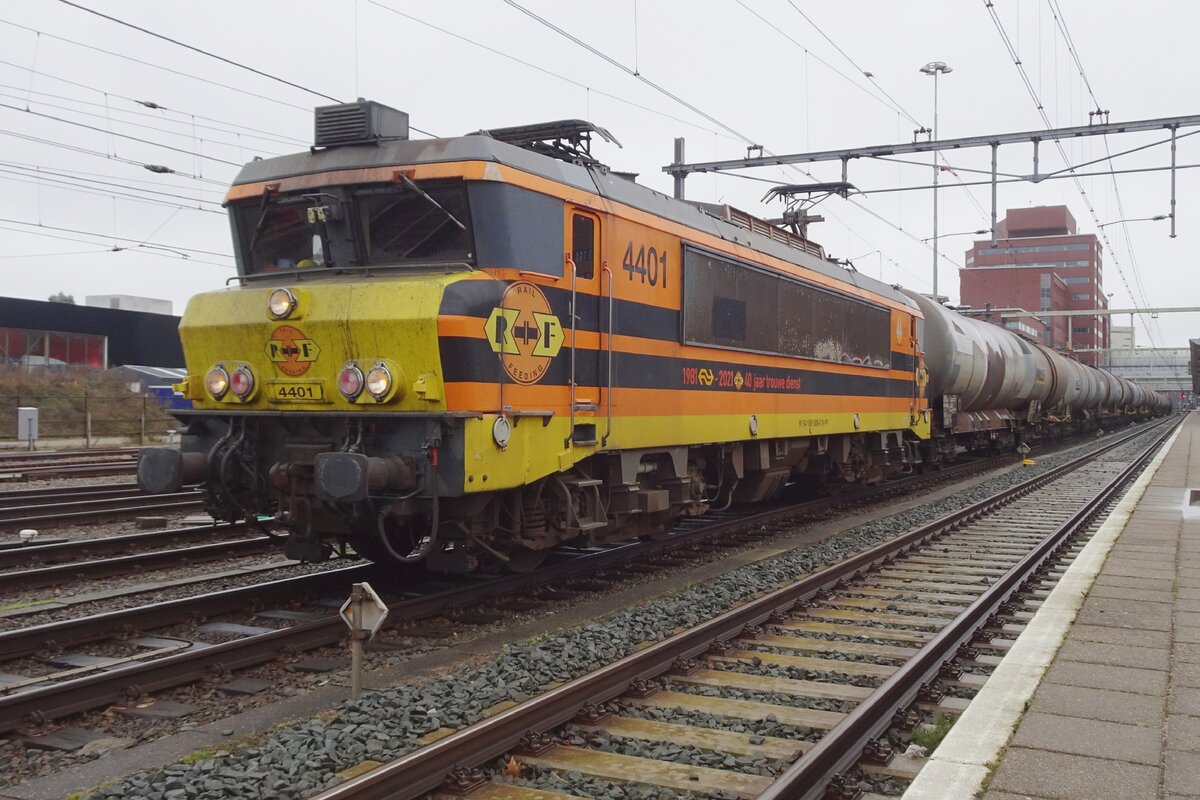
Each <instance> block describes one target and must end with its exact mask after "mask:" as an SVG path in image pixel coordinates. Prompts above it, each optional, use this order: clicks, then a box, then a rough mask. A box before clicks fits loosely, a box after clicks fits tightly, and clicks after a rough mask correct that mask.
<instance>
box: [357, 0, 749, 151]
mask: <svg viewBox="0 0 1200 800" xmlns="http://www.w3.org/2000/svg"><path fill="white" fill-rule="evenodd" d="M366 1H367V3H369V4H370V5H373V6H375V7H376V8H379V9H381V10H383V11H387V12H388V13H390V14H395V15H396V16H398V17H402V18H404V19H406V20H408V21H410V22H415V23H416V24H418V25H421V26H423V27H425V28H429V29H430V30H433V31H437V32H438V33H441V34H444V35H446V36H449V37H450V38H452V39H457V40H458V41H460V42H463V43H465V44H469V45H471V46H472V47H477V48H479V49H480V50H484V51H486V52H488V53H491V54H492V55H495V56H499V57H500V58H503V59H506V60H508V61H512V62H514V63H516V64H520V65H521V66H523V67H528V68H529V69H532V70H534V71H536V72H540V73H542V74H543V75H546V76H548V77H551V78H556V79H558V80H560V81H563V82H564V83H569V84H571V85H572V86H576V87H578V88H580V89H583V90H585V91H587V92H589V93H595V94H598V95H600V96H601V97H606V98H608V99H609V100H612V101H614V102H617V103H621V104H622V105H627V106H629V107H630V108H636V109H638V110H640V111H645V112H647V113H649V114H654V115H655V116H659V117H662V118H663V119H669V120H673V121H674V122H678V123H680V124H683V125H687V126H689V127H693V128H697V129H698V130H702V131H705V132H707V133H712V134H715V135H717V136H723V137H729V134H728V133H724V132H722V131H718V130H714V129H712V128H706V127H704V126H703V125H698V124H696V122H694V121H690V120H686V119H683V118H681V117H677V116H674V115H673V114H668V113H666V112H665V111H661V110H659V109H656V108H651V107H650V106H646V105H642V104H641V103H635V102H633V101H632V100H629V99H627V98H624V97H621V96H619V95H615V94H611V93H609V92H605V91H602V90H600V89H597V88H595V87H594V86H589V85H588V84H585V83H582V82H580V81H577V80H575V79H573V78H569V77H567V76H566V75H563V74H562V73H559V72H555V71H554V70H551V69H548V68H546V67H542V66H538V65H537V64H534V63H533V62H531V61H527V60H525V59H523V58H521V57H519V56H514V55H512V54H511V53H506V52H504V51H503V50H498V49H497V48H495V47H491V46H489V45H486V44H483V43H482V42H478V41H476V40H474V39H471V38H468V37H466V36H463V35H462V34H459V33H455V32H454V31H451V30H449V29H447V28H443V27H441V26H439V25H435V24H433V23H432V22H428V21H426V20H423V19H421V18H419V17H414V16H413V15H412V14H408V13H406V12H404V11H400V10H398V9H395V8H392V7H391V6H388V5H386V4H385V3H382V2H379V0H366ZM730 138H732V137H730ZM737 141H742V140H741V139H737Z"/></svg>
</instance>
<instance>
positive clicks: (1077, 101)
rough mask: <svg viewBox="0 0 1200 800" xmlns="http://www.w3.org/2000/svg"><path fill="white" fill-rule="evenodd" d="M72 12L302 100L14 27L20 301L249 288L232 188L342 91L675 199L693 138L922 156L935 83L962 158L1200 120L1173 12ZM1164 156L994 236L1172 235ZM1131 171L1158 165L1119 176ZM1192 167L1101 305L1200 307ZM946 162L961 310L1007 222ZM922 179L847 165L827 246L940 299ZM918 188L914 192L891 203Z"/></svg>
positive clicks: (69, 28)
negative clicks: (1022, 137)
mask: <svg viewBox="0 0 1200 800" xmlns="http://www.w3.org/2000/svg"><path fill="white" fill-rule="evenodd" d="M79 4H80V5H83V6H86V7H88V8H91V9H94V10H97V11H100V12H103V13H106V14H109V15H111V16H114V17H117V18H119V19H121V20H124V21H126V22H129V23H132V24H135V25H138V26H140V27H143V28H146V29H147V30H149V31H153V32H155V33H158V34H161V35H163V36H167V37H171V38H173V39H176V40H178V41H180V42H182V43H186V44H190V45H193V46H195V47H197V48H200V49H203V50H206V51H209V52H211V53H213V54H216V55H220V56H223V57H225V58H227V59H230V60H231V61H235V62H238V63H240V64H243V65H245V66H248V67H253V68H255V69H258V70H261V71H262V72H265V73H269V74H270V75H272V76H275V77H277V78H280V79H283V80H286V81H288V82H291V83H293V84H296V85H297V86H296V87H293V86H289V85H285V84H284V83H281V82H279V81H276V80H272V79H271V78H268V77H264V76H261V75H256V74H254V73H252V72H250V71H247V70H246V69H242V68H239V67H238V66H234V65H231V64H228V63H223V62H221V61H219V60H216V59H214V58H211V57H208V56H205V55H202V54H200V53H197V52H194V51H191V50H188V49H186V48H185V47H182V46H179V45H177V44H171V43H169V42H166V41H163V40H161V39H157V38H155V37H153V36H151V35H148V34H146V33H142V32H139V31H136V30H132V29H130V28H128V27H123V26H121V25H119V24H117V23H114V22H112V21H109V20H106V19H103V18H100V17H97V16H94V15H92V14H89V13H87V12H86V11H83V10H80V9H78V8H74V7H72V6H70V5H67V4H65V3H62V2H58V1H57V0H30V1H29V2H24V3H6V4H4V7H3V11H2V12H0V20H2V24H0V42H3V45H4V46H3V47H2V48H0V51H2V52H3V55H0V147H2V149H0V178H3V180H4V185H5V188H6V191H4V192H3V200H2V201H0V240H2V241H3V247H2V248H0V251H2V252H0V275H3V277H4V280H3V284H2V285H0V293H2V294H5V295H11V296H18V297H29V298H36V299H45V298H46V297H47V296H48V295H50V294H52V293H55V292H58V291H65V292H67V293H69V294H73V295H74V296H75V297H76V299H77V300H79V301H82V299H83V297H84V296H85V295H88V294H117V293H120V294H136V295H145V296H151V297H161V298H168V299H170V300H172V301H173V302H174V303H175V309H176V313H179V312H181V311H182V308H183V304H184V303H185V302H186V300H187V298H188V297H189V296H191V295H192V294H195V293H197V292H201V291H204V290H207V289H211V288H215V287H219V286H221V285H223V284H224V283H225V281H226V280H227V279H228V278H229V277H230V276H231V275H233V274H234V270H233V259H232V256H231V255H230V253H231V246H230V241H229V227H228V222H227V220H226V218H225V216H224V212H223V210H222V209H221V207H220V201H221V198H222V196H223V192H224V187H225V186H226V185H227V184H228V182H229V181H230V179H231V178H232V177H233V176H234V175H235V174H236V171H237V167H238V165H240V164H241V163H242V162H244V161H247V160H249V159H251V158H253V157H255V156H270V155H275V154H281V153H285V152H292V151H296V150H300V149H303V148H304V147H306V146H307V144H308V143H309V142H310V140H311V133H312V116H311V109H312V107H313V106H315V105H320V104H322V103H327V102H330V101H329V99H327V98H326V97H322V96H320V95H327V96H328V97H329V98H336V99H337V100H339V101H345V100H352V99H353V98H355V97H356V96H364V97H368V98H370V99H374V100H378V101H380V102H383V103H386V104H388V105H392V106H395V107H397V108H400V109H403V110H405V111H407V112H409V114H410V115H411V122H412V125H413V126H414V127H416V128H419V129H421V130H422V131H424V132H426V134H432V135H437V136H450V135H458V134H462V133H465V132H467V131H472V130H477V129H479V128H485V127H499V126H506V125H517V124H523V123H531V122H539V121H544V120H550V119H561V118H574V117H582V118H586V119H589V120H591V121H593V122H595V123H596V124H598V125H602V126H604V127H606V128H607V129H608V130H610V131H611V132H612V133H613V134H614V135H615V136H616V137H617V139H619V140H620V142H621V144H622V145H623V148H621V149H618V148H617V147H615V146H611V145H602V146H600V147H598V148H597V153H598V155H599V156H600V157H601V159H602V160H604V161H605V162H607V163H609V164H610V165H611V166H613V167H614V168H616V169H620V170H626V171H631V172H637V173H640V175H641V177H640V180H641V181H642V182H644V183H646V184H647V185H649V186H652V187H654V188H656V189H659V190H661V191H664V192H668V193H669V192H670V191H671V180H670V177H669V176H667V175H665V174H664V173H663V172H662V171H661V168H662V166H663V165H664V164H667V163H668V162H669V161H670V160H671V154H672V140H673V139H674V137H676V136H683V137H685V138H686V139H687V158H688V160H689V161H707V160H713V159H727V158H738V157H741V156H744V155H745V153H746V147H747V141H749V142H751V143H754V144H761V145H763V146H764V147H765V148H766V149H767V150H768V151H773V152H775V153H798V152H806V151H813V150H826V149H837V148H849V147H858V146H867V145H876V144H889V143H895V142H904V141H912V139H913V131H914V130H915V129H916V128H918V127H920V126H922V125H923V126H932V125H933V79H932V78H930V77H927V76H926V75H923V74H921V73H920V72H919V71H918V69H919V68H920V67H921V66H922V65H923V64H925V63H926V62H929V61H933V60H940V61H944V62H946V63H947V64H949V65H950V66H951V67H952V68H953V72H952V73H950V74H948V75H945V76H944V77H942V78H940V79H939V109H938V138H940V139H945V138H952V137H961V136H976V135H986V134H996V133H1009V132H1018V131H1029V130H1039V129H1044V128H1045V127H1046V123H1045V122H1044V121H1043V118H1042V116H1041V115H1040V114H1039V111H1038V108H1037V102H1040V103H1041V105H1042V107H1043V109H1044V112H1045V114H1046V117H1047V118H1048V119H1049V121H1050V124H1051V125H1052V126H1055V127H1060V126H1072V125H1086V124H1088V122H1089V116H1088V112H1089V111H1091V110H1094V109H1096V108H1097V106H1098V107H1099V108H1102V109H1105V110H1108V111H1109V112H1110V120H1111V121H1113V122H1117V121H1128V120H1141V119H1150V118H1159V117H1170V116H1183V115H1187V114H1191V113H1196V111H1197V109H1196V108H1195V103H1194V101H1190V99H1191V98H1194V96H1195V87H1196V85H1198V84H1200V80H1198V79H1200V66H1197V59H1196V55H1195V52H1196V44H1195V31H1196V30H1197V29H1198V28H1200V6H1198V5H1197V4H1193V3H1180V2H1168V0H1143V2H1140V3H1138V4H1136V5H1131V4H1129V3H1124V2H1122V3H1118V2H1116V1H1115V0H1090V2H1084V1H1083V0H1049V1H1048V2H1047V1H1046V0H995V2H994V4H989V3H987V2H984V1H983V0H977V1H975V2H972V1H971V0H939V1H938V2H920V1H919V0H918V1H914V2H906V3H898V2H881V1H879V0H875V1H873V2H866V1H865V0H864V1H861V2H842V3H814V2H808V1H806V0H744V1H739V0H727V1H726V0H721V1H718V0H699V1H698V0H690V1H689V2H683V0H677V1H675V2H668V0H657V1H656V0H638V1H637V2H634V0H609V2H605V3H587V4H585V3H562V2H549V1H548V0H513V2H511V3H510V2H506V1H505V0H478V1H477V2H454V1H453V0H451V1H448V2H439V3H425V2H402V0H326V2H321V3H318V2H311V1H310V0H256V2H246V1H245V0H241V2H232V1H231V0H209V2H204V3H178V2H161V1H160V2H149V1H148V0H122V2H111V1H110V0H79ZM518 6H519V7H518ZM989 6H991V8H989ZM522 8H524V9H526V10H527V11H528V12H530V13H528V14H527V13H524V12H523V11H522V10H521V9H522ZM532 15H536V16H538V17H541V18H543V19H544V20H546V21H547V22H549V23H551V24H552V25H554V26H557V27H558V28H560V29H561V30H562V31H564V32H565V33H567V34H570V35H571V36H573V37H575V38H576V39H578V40H580V42H582V43H583V44H580V43H578V42H575V41H572V40H571V39H569V38H567V37H566V36H564V35H563V34H562V33H559V32H556V31H555V30H553V29H552V28H550V27H548V26H547V25H546V24H543V23H542V22H540V21H539V20H538V19H535V18H534V16H532ZM1064 31H1065V33H1064ZM1068 42H1069V43H1070V44H1068ZM584 44H586V45H589V46H590V47H592V48H594V50H595V51H598V53H597V52H591V51H589V50H588V49H587V48H585V47H584V46H583V45H584ZM1010 46H1011V48H1012V50H1013V51H1015V52H1016V54H1017V57H1018V59H1019V61H1020V63H1021V67H1022V68H1023V70H1024V73H1022V72H1021V71H1020V70H1019V69H1018V67H1017V66H1016V65H1014V59H1013V57H1012V55H1011V54H1010V51H1009V47H1010ZM103 51H107V52H103ZM1076 60H1077V61H1078V64H1077V63H1076ZM1080 66H1081V67H1082V76H1081V73H1080ZM633 73H638V75H640V78H639V77H638V75H635V74H633ZM867 73H869V75H868V74H867ZM298 87H299V88H298ZM656 87H658V88H656ZM1089 87H1090V89H1089ZM660 89H661V91H660ZM1031 91H1032V93H1033V94H1036V95H1037V98H1038V101H1037V102H1035V100H1034V99H1033V98H1032V97H1031ZM1093 95H1094V98H1095V99H1093ZM672 96H673V97H672ZM139 100H140V101H148V102H151V103H154V104H157V105H158V106H159V107H160V108H158V109H152V108H148V107H146V106H144V105H139V104H138V103H137V102H136V101H139ZM1189 101H1190V102H1189ZM1197 130H1200V128H1191V129H1181V132H1180V133H1181V136H1184V135H1186V134H1191V133H1193V132H1196V131H1197ZM426 134H419V133H415V132H414V135H416V136H423V135H426ZM131 137H132V138H131ZM1164 139H1165V135H1164V134H1163V133H1152V134H1125V135H1117V136H1110V137H1108V139H1107V140H1105V139H1103V138H1101V137H1090V138H1086V139H1079V140H1074V141H1071V142H1067V143H1064V145H1063V150H1064V151H1065V153H1066V155H1067V158H1068V160H1069V162H1070V163H1071V164H1075V165H1079V164H1084V163H1087V162H1097V163H1093V164H1090V165H1089V166H1085V167H1080V169H1079V171H1080V172H1083V173H1102V172H1106V171H1108V170H1111V169H1114V168H1115V169H1117V170H1130V169H1138V168H1157V169H1158V171H1153V172H1143V173H1138V174H1125V175H1120V176H1118V177H1116V178H1115V183H1114V178H1113V177H1111V176H1105V175H1093V176H1089V177H1084V178H1081V179H1080V180H1079V181H1078V183H1076V182H1075V181H1072V180H1069V179H1068V180H1047V181H1043V182H1041V183H1038V184H1033V183H1030V182H1027V181H1018V182H1011V183H1005V184H1001V185H1000V187H999V207H1000V214H1001V216H1003V214H1004V209H1006V208H1008V207H1021V206H1029V205H1051V204H1066V205H1068V206H1069V207H1070V209H1071V211H1072V213H1073V214H1074V216H1075V218H1076V220H1078V222H1079V228H1080V231H1081V232H1095V231H1096V230H1097V227H1096V226H1097V223H1103V222H1111V221H1115V220H1119V219H1123V218H1124V219H1137V218H1145V217H1151V216H1155V215H1159V214H1165V213H1167V212H1168V211H1169V210H1170V207H1169V201H1170V173H1169V172H1166V171H1163V170H1162V169H1161V168H1162V167H1165V166H1167V165H1168V164H1169V151H1168V149H1167V147H1165V146H1164V145H1162V144H1161V142H1163V141H1164ZM139 140H140V141H139ZM1156 143H1157V144H1156ZM1151 145H1154V146H1151ZM1134 148H1144V149H1141V150H1139V151H1138V152H1136V153H1133V154H1130V155H1124V156H1120V157H1117V158H1115V159H1114V160H1113V161H1112V162H1108V161H1105V160H1100V161H1097V159H1104V158H1105V157H1106V156H1108V155H1109V154H1113V155H1117V154H1120V153H1123V152H1124V151H1128V150H1132V149H1134ZM1197 154H1200V142H1195V141H1193V140H1192V139H1191V138H1182V139H1181V140H1180V142H1179V148H1178V162H1179V164H1180V166H1181V167H1185V168H1184V169H1181V170H1180V171H1179V172H1178V178H1177V192H1178V207H1177V220H1176V221H1177V229H1178V236H1177V238H1174V239H1171V238H1169V237H1168V233H1169V222H1167V221H1159V222H1153V221H1141V222H1131V223H1128V224H1124V225H1122V224H1118V225H1111V226H1107V227H1105V228H1103V229H1102V231H1101V233H1102V241H1103V243H1104V250H1105V260H1104V271H1105V272H1104V274H1105V278H1104V283H1105V286H1104V290H1105V292H1109V293H1112V295H1113V296H1112V299H1111V304H1112V306H1113V307H1122V308H1124V307H1130V306H1138V307H1143V308H1144V307H1150V306H1167V307H1172V306H1173V307H1179V306H1200V277H1198V276H1197V272H1196V268H1195V266H1194V263H1193V262H1192V261H1191V256H1192V253H1193V252H1194V251H1195V248H1196V232H1195V221H1196V220H1197V219H1198V218H1200V173H1197V172H1196V171H1195V170H1194V169H1191V167H1193V166H1195V165H1196V163H1198V158H1197ZM1031 156H1032V150H1031V148H1030V147H1029V146H1027V145H1011V146H1006V147H1003V148H1001V150H1000V165H999V169H1000V171H1001V172H1002V173H1009V174H1011V175H1027V174H1029V173H1031V172H1032V171H1033V165H1032V160H1031ZM945 159H946V161H947V163H948V164H949V165H950V166H951V167H953V168H954V172H953V173H949V172H943V173H942V176H943V177H942V182H943V186H944V187H946V188H944V189H943V191H941V192H940V195H941V210H940V222H939V232H940V233H942V234H947V235H946V236H945V238H943V239H942V240H941V249H942V250H943V258H942V261H941V266H940V285H939V288H940V290H941V292H942V293H943V294H948V295H950V297H951V299H952V301H957V299H958V274H957V270H958V267H960V266H961V265H962V261H963V252H964V250H966V249H967V248H968V247H969V245H970V242H971V239H972V237H971V236H962V235H953V234H957V233H959V232H963V231H974V230H976V229H980V228H986V227H988V226H989V225H990V219H989V217H990V207H991V195H990V187H989V186H986V185H981V186H974V187H964V186H962V185H961V183H970V182H974V181H981V180H985V178H986V176H984V175H982V174H979V173H976V172H972V171H970V170H987V169H989V167H990V152H989V151H988V150H987V149H986V148H985V149H979V150H972V151H958V152H953V153H947V154H945ZM903 161H905V162H910V163H897V162H895V161H890V162H869V163H868V162H854V163H852V164H851V166H850V176H849V177H850V181H851V182H852V183H854V184H855V185H856V186H858V187H859V188H860V189H861V190H862V191H863V192H864V194H863V195H860V196H856V197H852V198H851V199H850V200H849V201H847V200H842V199H841V198H833V199H830V200H827V201H825V202H824V203H822V204H821V205H820V206H819V207H818V211H819V213H822V214H823V215H824V216H825V217H826V220H827V221H826V222H824V223H821V224H818V225H814V226H813V227H812V228H811V230H810V237H811V238H813V239H816V240H817V241H819V242H821V243H822V244H823V245H824V246H825V247H826V249H827V250H828V251H829V252H830V253H831V254H833V255H835V256H837V257H840V258H853V259H854V263H855V264H856V265H857V267H858V269H859V270H861V271H863V272H865V273H867V274H869V275H872V276H876V277H882V278H883V279H884V280H886V281H888V282H894V283H901V284H903V285H905V286H908V287H913V288H916V289H918V290H922V291H928V290H929V288H930V286H931V274H932V260H933V255H932V250H931V249H930V247H929V244H928V243H926V242H923V241H922V240H924V239H927V238H928V237H929V236H931V233H932V231H931V227H932V205H931V194H932V193H931V192H930V191H928V190H927V187H928V185H929V183H930V179H931V167H930V166H929V160H928V157H927V156H919V157H903ZM921 161H923V162H924V166H922V165H921V164H920V163H917V162H921ZM145 165H152V166H161V167H165V168H168V169H171V170H174V174H161V173H155V172H150V171H148V170H147V169H146V167H145ZM1065 166H1067V163H1065V162H1064V161H1063V159H1062V157H1061V156H1060V155H1059V152H1058V150H1057V149H1056V148H1055V146H1054V145H1053V144H1050V143H1046V144H1044V145H1043V146H1042V147H1041V166H1040V170H1041V171H1042V172H1052V171H1056V170H1060V169H1062V168H1063V167H1065ZM805 169H807V170H808V171H809V172H810V173H811V175H810V174H805V173H804V172H801V171H799V170H797V169H793V168H789V169H783V168H772V169H763V170H757V171H753V172H745V173H742V174H743V175H744V176H747V177H737V176H734V175H726V176H720V177H716V176H709V175H698V176H694V177H692V178H690V179H689V180H688V185H687V193H688V197H689V198H690V199H695V200H704V201H709V202H726V203H730V204H732V205H735V206H737V207H740V208H743V209H745V210H747V211H750V212H752V213H757V214H761V215H763V216H777V215H778V214H779V212H780V210H781V209H780V208H779V206H778V205H769V204H763V203H762V202H761V198H762V195H763V193H764V191H765V190H766V189H767V188H768V187H769V185H770V183H771V182H787V183H804V182H811V181H813V180H814V179H815V180H820V181H831V180H838V179H839V178H840V165H838V164H836V163H827V164H818V165H812V166H808V167H806V168H805ZM763 181H767V182H763ZM960 182H961V183H960ZM897 187H909V188H912V189H914V191H905V192H886V191H884V190H887V189H894V188H897ZM55 237H57V238H55ZM114 248H119V249H116V250H114ZM1146 322H1147V324H1148V325H1149V326H1150V330H1151V331H1152V332H1153V336H1152V339H1151V338H1148V337H1147V332H1146V330H1145V328H1143V327H1142V324H1141V323H1140V322H1139V323H1138V344H1139V346H1147V345H1150V344H1154V345H1160V346H1171V347H1179V346H1185V345H1186V340H1187V339H1188V338H1189V337H1195V336H1200V314H1162V315H1160V316H1159V318H1158V319H1157V320H1150V319H1148V318H1147V320H1146ZM0 324H3V321H2V320H0ZM1116 324H1128V318H1127V317H1126V318H1124V319H1117V320H1116Z"/></svg>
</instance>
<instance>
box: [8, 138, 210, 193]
mask: <svg viewBox="0 0 1200 800" xmlns="http://www.w3.org/2000/svg"><path fill="white" fill-rule="evenodd" d="M0 136H12V137H14V138H17V139H24V140H26V141H30V142H37V143H38V144H44V145H49V146H51V147H60V148H63V149H65V150H70V151H72V152H76V153H83V154H85V155H90V156H96V157H98V158H103V159H107V160H109V161H116V162H119V163H122V164H129V165H132V166H135V167H142V168H144V169H148V170H150V171H151V172H161V171H162V170H161V169H160V167H161V165H159V164H149V163H146V162H145V161H137V160H136V159H132V158H124V157H123V156H118V155H114V154H111V153H106V152H104V151H103V150H92V149H90V148H87V147H80V146H78V145H73V144H68V143H66V142H56V141H54V140H53V139H45V138H42V137H40V136H33V135H30V134H28V133H19V132H17V131H9V130H4V129H2V128H0ZM167 171H168V172H169V173H170V174H171V175H178V176H179V177H181V178H188V179H190V180H193V181H200V182H202V183H211V184H213V185H215V186H221V187H227V186H228V185H229V182H228V181H218V180H214V179H212V178H205V177H203V176H200V175H192V174H190V173H187V172H180V171H179V170H176V169H169V170H167Z"/></svg>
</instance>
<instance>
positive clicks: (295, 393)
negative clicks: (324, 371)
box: [267, 381, 325, 403]
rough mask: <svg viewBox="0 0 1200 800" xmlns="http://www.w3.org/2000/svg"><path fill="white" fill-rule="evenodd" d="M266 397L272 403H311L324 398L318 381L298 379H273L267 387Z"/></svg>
mask: <svg viewBox="0 0 1200 800" xmlns="http://www.w3.org/2000/svg"><path fill="white" fill-rule="evenodd" d="M267 399H268V400H269V401H271V402H272V403H312V402H321V401H322V400H324V399H325V392H324V391H323V387H322V386H321V384H320V383H316V382H304V383H301V382H299V381H287V382H282V381H275V382H272V383H271V384H270V385H269V387H268V389H267Z"/></svg>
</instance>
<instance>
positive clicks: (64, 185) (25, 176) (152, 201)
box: [0, 169, 225, 216]
mask: <svg viewBox="0 0 1200 800" xmlns="http://www.w3.org/2000/svg"><path fill="white" fill-rule="evenodd" d="M0 174H3V175H9V176H10V177H9V180H10V181H12V182H14V183H25V184H32V185H34V186H43V187H46V188H48V189H57V190H60V191H72V192H76V193H78V194H84V195H91V196H94V197H107V198H111V199H115V200H127V201H129V202H134V203H146V204H149V205H156V206H166V207H168V208H178V209H183V210H186V211H201V212H203V213H206V214H220V215H221V216H225V212H224V211H222V210H220V209H215V208H204V207H203V206H200V205H182V204H180V203H173V202H170V201H168V200H160V199H158V198H155V197H145V196H143V195H138V194H128V193H126V192H116V191H112V190H109V191H105V190H103V189H99V188H96V187H92V186H80V185H79V184H75V183H70V182H68V181H62V180H58V179H55V178H50V177H46V176H39V175H37V174H36V173H35V174H30V173H27V172H14V171H12V170H7V169H0ZM181 199H184V200H188V199H190V198H181ZM201 202H204V203H213V201H211V200H205V201H201ZM213 204H214V205H220V204H219V203H213Z"/></svg>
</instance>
